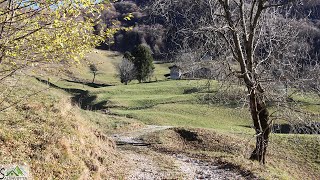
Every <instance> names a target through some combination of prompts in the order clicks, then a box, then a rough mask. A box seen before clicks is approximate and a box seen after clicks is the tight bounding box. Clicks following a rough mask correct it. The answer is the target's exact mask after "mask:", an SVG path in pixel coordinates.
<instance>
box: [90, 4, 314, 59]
mask: <svg viewBox="0 0 320 180" xmlns="http://www.w3.org/2000/svg"><path fill="white" fill-rule="evenodd" d="M151 2H153V1H150V0H121V1H117V2H114V3H111V4H108V5H106V6H107V7H108V8H109V9H108V10H106V11H104V12H103V14H102V15H101V22H100V24H98V25H96V27H95V28H96V33H99V32H101V31H103V29H104V28H105V27H110V26H119V27H120V26H122V27H133V30H132V31H129V32H126V31H120V32H118V33H117V34H115V36H114V38H113V39H109V40H108V41H107V43H106V44H102V45H101V46H100V47H99V48H101V49H110V50H115V51H120V52H125V51H131V50H132V49H133V48H134V47H135V46H136V45H138V44H141V43H144V44H147V45H149V46H150V48H151V49H152V51H153V53H154V55H155V56H156V58H163V57H164V55H165V54H167V53H168V52H170V51H171V50H172V49H174V48H175V46H176V45H177V44H175V43H176V42H175V43H172V40H171V34H170V31H169V30H168V29H166V26H165V25H164V24H163V23H162V21H161V19H160V18H159V17H154V16H152V15H151V13H152V11H149V10H148V4H149V3H151ZM292 12H293V13H295V16H298V17H300V18H303V19H306V21H305V22H306V23H305V24H302V25H301V29H302V34H305V35H306V36H307V37H309V42H310V46H311V47H312V48H311V49H312V50H311V53H310V54H311V56H312V57H313V58H316V56H317V57H318V58H319V57H320V56H319V54H320V1H319V0H305V2H304V4H303V6H301V5H298V6H296V7H294V10H293V11H292ZM129 13H132V15H133V16H134V18H132V19H131V20H130V21H127V20H125V19H124V17H125V16H126V15H128V14H129ZM177 17H178V16H177ZM179 21H180V20H179V19H177V22H179ZM111 42H113V43H111ZM108 44H111V45H108Z"/></svg>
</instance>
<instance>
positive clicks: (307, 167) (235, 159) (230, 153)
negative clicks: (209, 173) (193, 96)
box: [144, 128, 320, 180]
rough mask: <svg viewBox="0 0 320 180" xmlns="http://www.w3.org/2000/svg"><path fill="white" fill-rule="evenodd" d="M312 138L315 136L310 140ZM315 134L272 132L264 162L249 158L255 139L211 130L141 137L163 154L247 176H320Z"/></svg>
mask: <svg viewBox="0 0 320 180" xmlns="http://www.w3.org/2000/svg"><path fill="white" fill-rule="evenodd" d="M312 138H314V139H312ZM316 138H318V137H312V136H310V137H304V136H300V137H297V136H295V137H288V136H278V135H273V138H272V140H271V141H272V142H271V145H270V147H269V152H268V155H267V164H266V165H260V164H259V163H257V162H253V161H250V160H248V158H249V156H250V152H251V151H252V150H253V148H254V139H250V137H243V136H242V137H240V136H236V135H232V134H221V133H218V132H215V131H213V130H204V129H195V128H188V129H184V128H173V129H169V130H165V131H162V132H156V133H153V134H151V135H148V136H146V137H144V139H146V140H147V141H148V142H150V143H154V145H153V149H154V150H156V151H159V152H165V153H186V154H189V155H190V156H193V157H197V158H201V159H207V160H213V161H216V162H217V163H219V164H220V165H222V166H228V167H229V168H233V169H234V170H235V171H239V172H240V173H242V174H243V175H244V176H247V178H248V179H252V178H254V177H260V178H262V179H290V180H291V179H320V169H319V167H320V166H319V162H317V161H318V160H317V157H316V156H319V155H317V154H319V152H320V144H319V139H318V140H316Z"/></svg>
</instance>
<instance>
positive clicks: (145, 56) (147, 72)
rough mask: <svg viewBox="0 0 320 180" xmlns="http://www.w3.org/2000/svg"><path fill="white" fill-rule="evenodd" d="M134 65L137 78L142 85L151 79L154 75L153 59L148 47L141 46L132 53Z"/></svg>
mask: <svg viewBox="0 0 320 180" xmlns="http://www.w3.org/2000/svg"><path fill="white" fill-rule="evenodd" d="M132 55H133V57H134V58H133V64H134V66H135V68H136V73H137V74H136V78H137V80H138V81H139V82H140V83H141V82H144V81H146V80H147V79H149V78H150V77H151V75H152V73H153V70H154V65H153V57H152V54H151V50H150V48H149V47H148V46H146V45H143V44H140V45H139V46H137V47H136V48H135V50H134V51H133V53H132Z"/></svg>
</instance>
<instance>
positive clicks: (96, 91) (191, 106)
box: [52, 50, 320, 179]
mask: <svg viewBox="0 0 320 180" xmlns="http://www.w3.org/2000/svg"><path fill="white" fill-rule="evenodd" d="M121 58H122V57H121V55H119V54H117V53H112V52H104V51H98V50H97V51H96V52H93V53H92V54H90V55H88V57H87V59H88V60H89V61H92V62H94V63H95V64H96V65H97V67H98V69H99V74H98V76H97V78H96V83H98V84H108V85H112V86H107V87H100V88H93V87H90V86H88V85H85V83H81V82H67V81H64V80H59V81H58V79H59V78H58V77H56V78H52V79H53V81H52V82H53V83H54V84H55V85H57V86H59V87H61V88H73V89H80V90H85V91H87V92H88V94H89V97H94V98H92V101H91V102H90V103H91V104H99V103H102V104H103V107H104V109H108V111H109V112H110V113H111V115H102V114H101V112H99V111H97V112H92V111H86V110H81V114H82V116H84V117H86V119H87V120H89V121H91V122H94V123H95V124H97V125H98V126H99V127H100V128H101V129H103V131H104V132H106V133H112V132H115V131H121V130H128V129H132V128H133V129H134V128H139V127H141V126H143V124H150V125H169V126H176V127H184V128H205V129H208V130H210V131H214V132H218V133H221V134H226V135H231V136H235V137H238V138H242V142H239V143H240V144H242V145H243V146H248V147H251V146H252V145H253V144H254V142H255V139H254V130H253V129H252V128H248V127H249V126H250V125H251V119H250V114H249V111H248V109H247V107H237V106H224V105H221V104H210V105H209V104H206V103H203V101H202V99H203V98H204V95H205V94H206V88H205V85H206V83H207V81H206V80H168V79H166V78H165V77H164V76H163V75H164V74H167V73H169V69H168V67H169V66H170V65H171V64H155V73H154V76H153V78H152V81H151V82H150V83H141V84H139V83H138V82H137V81H133V82H131V83H129V85H123V84H121V83H120V82H119V80H118V78H117V77H116V70H115V65H116V64H117V63H119V62H120V61H121ZM72 72H73V76H74V77H76V78H78V79H80V80H82V81H83V82H90V81H91V79H92V77H93V76H92V74H91V73H90V71H89V68H88V67H87V65H86V64H83V65H81V66H79V67H77V68H74V69H73V70H72ZM210 88H211V91H212V92H213V93H212V94H214V92H216V91H218V90H219V83H218V82H216V81H213V82H211V87H210ZM293 98H294V99H295V100H296V101H300V102H301V106H302V107H303V108H305V109H307V110H308V111H310V112H313V113H315V114H320V99H319V97H317V96H313V95H312V94H311V95H309V96H307V97H305V96H302V95H296V96H294V97H293ZM231 142H232V141H231ZM243 142H247V143H243ZM319 142H320V139H319V136H316V135H286V134H273V135H272V137H271V145H270V152H269V155H268V156H269V163H268V165H267V171H268V172H265V170H257V169H263V168H261V167H260V166H258V165H256V164H255V165H252V163H251V162H250V161H248V160H247V157H244V155H243V153H240V154H238V155H237V156H232V158H230V159H229V161H233V163H235V164H238V165H240V166H246V168H247V169H249V170H251V171H253V172H256V173H258V174H260V175H262V176H263V177H265V178H267V179H274V178H280V179H295V178H301V176H305V177H306V179H308V178H309V179H310V178H311V177H319V176H314V175H315V174H318V175H319V174H320V173H319V172H320V171H319V170H320V164H319V162H320V160H319V159H320V157H319V154H320V144H319ZM234 143H237V142H234ZM293 147H296V148H293ZM206 153H208V154H210V152H206ZM214 154H216V153H214ZM235 154H237V153H235ZM317 154H318V155H317ZM222 156H226V157H229V155H226V154H223V155H222ZM227 159H228V158H227ZM259 167H260V168H259ZM299 168H301V169H304V170H305V171H307V172H304V173H293V172H295V171H297V170H299ZM308 171H310V173H309V174H311V175H310V176H308V175H307V176H306V174H308ZM311 172H312V173H311ZM268 174H269V175H270V176H269V175H268ZM311 179H312V178H311Z"/></svg>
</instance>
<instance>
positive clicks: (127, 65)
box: [117, 53, 136, 85]
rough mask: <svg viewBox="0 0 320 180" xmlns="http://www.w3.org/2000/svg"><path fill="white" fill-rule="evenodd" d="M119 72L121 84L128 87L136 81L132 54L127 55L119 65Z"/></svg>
mask: <svg viewBox="0 0 320 180" xmlns="http://www.w3.org/2000/svg"><path fill="white" fill-rule="evenodd" d="M117 70H118V75H119V77H120V81H121V83H124V84H125V85H127V84H128V83H129V82H130V81H132V80H134V79H135V76H136V69H135V67H134V64H133V62H132V56H131V54H130V53H125V55H124V57H123V60H122V61H121V63H120V64H119V65H118V68H117Z"/></svg>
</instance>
